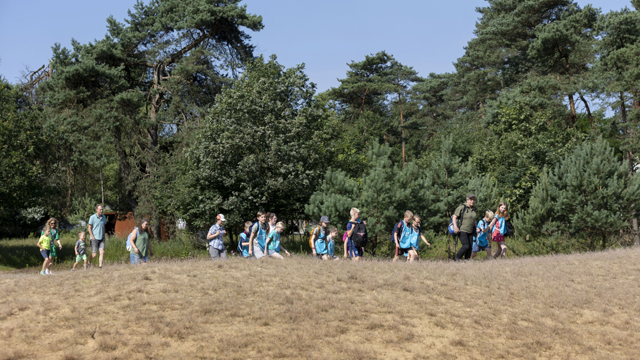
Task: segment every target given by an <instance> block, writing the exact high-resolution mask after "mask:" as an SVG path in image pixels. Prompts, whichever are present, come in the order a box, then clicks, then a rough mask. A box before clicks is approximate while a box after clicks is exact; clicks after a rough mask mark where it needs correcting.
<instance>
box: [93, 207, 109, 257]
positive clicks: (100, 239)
mask: <svg viewBox="0 0 640 360" xmlns="http://www.w3.org/2000/svg"><path fill="white" fill-rule="evenodd" d="M103 211H104V208H103V207H102V204H98V205H96V213H95V214H93V215H91V217H90V218H89V236H90V237H91V258H89V266H91V264H92V263H93V259H95V257H96V255H97V254H98V251H99V252H100V258H99V259H98V260H99V261H98V266H99V267H100V269H102V261H103V260H104V226H105V225H106V224H107V217H106V216H105V215H103V214H102V212H103Z"/></svg>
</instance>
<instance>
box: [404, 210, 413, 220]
mask: <svg viewBox="0 0 640 360" xmlns="http://www.w3.org/2000/svg"><path fill="white" fill-rule="evenodd" d="M404 217H405V218H409V219H411V218H412V217H413V212H411V210H407V211H405V212H404Z"/></svg>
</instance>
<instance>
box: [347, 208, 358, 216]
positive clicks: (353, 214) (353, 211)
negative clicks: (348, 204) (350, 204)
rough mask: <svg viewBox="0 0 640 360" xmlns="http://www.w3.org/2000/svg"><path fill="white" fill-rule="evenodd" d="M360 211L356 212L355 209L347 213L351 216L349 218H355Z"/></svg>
mask: <svg viewBox="0 0 640 360" xmlns="http://www.w3.org/2000/svg"><path fill="white" fill-rule="evenodd" d="M359 213H360V210H358V209H357V208H351V211H350V212H349V214H351V217H354V216H356V214H359Z"/></svg>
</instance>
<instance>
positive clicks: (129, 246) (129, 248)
mask: <svg viewBox="0 0 640 360" xmlns="http://www.w3.org/2000/svg"><path fill="white" fill-rule="evenodd" d="M135 230H136V237H138V235H140V233H139V232H138V228H135ZM125 246H126V247H127V251H131V233H129V236H127V242H126V244H125Z"/></svg>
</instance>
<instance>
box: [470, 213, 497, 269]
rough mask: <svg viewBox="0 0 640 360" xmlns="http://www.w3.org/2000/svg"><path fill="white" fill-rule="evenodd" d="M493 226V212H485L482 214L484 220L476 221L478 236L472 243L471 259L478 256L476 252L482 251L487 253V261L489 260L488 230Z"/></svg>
mask: <svg viewBox="0 0 640 360" xmlns="http://www.w3.org/2000/svg"><path fill="white" fill-rule="evenodd" d="M492 224H493V211H491V210H487V211H486V212H485V213H484V218H483V219H481V220H480V221H478V231H477V233H478V235H477V237H476V240H475V241H474V242H473V250H472V251H473V253H472V254H471V258H472V259H473V258H474V257H476V256H477V255H478V252H480V251H484V252H486V253H487V260H490V259H491V245H489V240H488V237H489V230H491V225H492Z"/></svg>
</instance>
